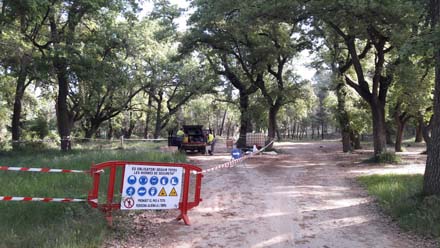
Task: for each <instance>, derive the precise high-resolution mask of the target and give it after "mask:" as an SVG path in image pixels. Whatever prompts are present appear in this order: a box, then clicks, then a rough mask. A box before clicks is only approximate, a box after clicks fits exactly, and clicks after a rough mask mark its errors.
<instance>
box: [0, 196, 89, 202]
mask: <svg viewBox="0 0 440 248" xmlns="http://www.w3.org/2000/svg"><path fill="white" fill-rule="evenodd" d="M0 201H38V202H85V201H87V199H75V198H50V197H18V196H0Z"/></svg>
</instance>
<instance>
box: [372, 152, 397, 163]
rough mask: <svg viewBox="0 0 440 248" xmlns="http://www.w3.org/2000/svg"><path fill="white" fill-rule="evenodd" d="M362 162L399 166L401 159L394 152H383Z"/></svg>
mask: <svg viewBox="0 0 440 248" xmlns="http://www.w3.org/2000/svg"><path fill="white" fill-rule="evenodd" d="M364 162H366V163H379V164H399V163H401V162H402V159H401V158H400V156H399V155H397V154H396V153H394V152H384V153H381V154H379V155H375V156H373V157H371V158H369V159H367V160H365V161H364Z"/></svg>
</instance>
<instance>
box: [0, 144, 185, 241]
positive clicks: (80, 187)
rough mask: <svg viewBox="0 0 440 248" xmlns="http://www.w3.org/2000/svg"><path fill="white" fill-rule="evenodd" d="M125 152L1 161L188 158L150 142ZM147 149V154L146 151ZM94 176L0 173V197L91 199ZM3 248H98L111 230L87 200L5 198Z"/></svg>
mask: <svg viewBox="0 0 440 248" xmlns="http://www.w3.org/2000/svg"><path fill="white" fill-rule="evenodd" d="M129 147H130V149H125V150H118V149H114V150H92V149H89V148H87V149H77V150H74V151H72V152H69V153H63V152H60V151H58V150H55V149H53V150H38V152H36V151H32V150H23V151H20V152H13V151H10V152H2V153H0V164H1V165H5V166H17V167H21V166H23V167H50V168H64V169H82V170H87V169H89V168H90V166H91V164H92V163H100V162H104V161H109V160H128V161H160V162H183V161H185V160H186V157H185V155H183V154H175V155H171V154H167V153H160V152H159V151H158V150H156V151H154V150H151V149H150V148H151V147H150V145H148V146H147V148H146V146H142V144H138V145H132V146H129ZM146 150H148V152H146ZM91 183H92V180H91V177H89V176H87V175H82V174H55V173H31V172H13V171H0V195H11V196H31V197H73V198H87V193H88V191H89V190H90V188H91ZM0 220H1V221H0V233H1V241H0V247H1V248H3V247H99V246H101V243H102V241H103V239H104V237H106V235H108V234H109V229H108V228H107V225H106V222H105V219H104V217H103V214H102V213H101V212H99V211H98V210H96V209H92V208H90V207H89V206H88V204H85V203H40V202H1V201H0Z"/></svg>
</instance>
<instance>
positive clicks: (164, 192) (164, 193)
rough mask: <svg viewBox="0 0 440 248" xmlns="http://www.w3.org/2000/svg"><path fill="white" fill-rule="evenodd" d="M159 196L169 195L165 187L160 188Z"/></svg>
mask: <svg viewBox="0 0 440 248" xmlns="http://www.w3.org/2000/svg"><path fill="white" fill-rule="evenodd" d="M159 196H167V192H166V191H165V188H164V187H162V189H161V190H160V192H159Z"/></svg>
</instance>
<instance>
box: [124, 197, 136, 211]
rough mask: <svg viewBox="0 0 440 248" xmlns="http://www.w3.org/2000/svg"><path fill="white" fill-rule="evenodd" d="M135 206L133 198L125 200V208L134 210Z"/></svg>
mask: <svg viewBox="0 0 440 248" xmlns="http://www.w3.org/2000/svg"><path fill="white" fill-rule="evenodd" d="M133 206H134V200H133V198H131V197H129V198H126V199H125V200H124V207H125V208H128V209H130V208H132V207H133Z"/></svg>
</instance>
